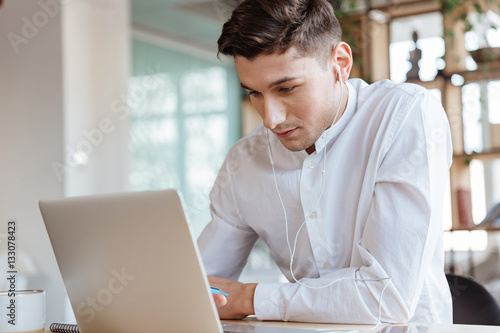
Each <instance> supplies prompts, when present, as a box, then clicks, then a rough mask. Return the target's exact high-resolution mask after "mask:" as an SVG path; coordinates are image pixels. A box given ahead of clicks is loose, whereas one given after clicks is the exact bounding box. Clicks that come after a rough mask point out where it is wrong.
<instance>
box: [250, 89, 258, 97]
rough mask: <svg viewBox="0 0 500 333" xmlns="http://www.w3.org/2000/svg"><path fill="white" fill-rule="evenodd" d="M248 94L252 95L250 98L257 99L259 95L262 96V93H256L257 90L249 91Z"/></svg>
mask: <svg viewBox="0 0 500 333" xmlns="http://www.w3.org/2000/svg"><path fill="white" fill-rule="evenodd" d="M247 92H248V95H250V97H252V96H253V97H257V96H258V95H260V92H258V91H256V90H247Z"/></svg>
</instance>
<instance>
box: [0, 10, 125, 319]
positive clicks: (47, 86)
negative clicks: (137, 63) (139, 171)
mask: <svg viewBox="0 0 500 333" xmlns="http://www.w3.org/2000/svg"><path fill="white" fill-rule="evenodd" d="M61 3H62V4H61ZM128 11H129V5H128V2H127V1H121V0H107V1H102V0H95V1H85V0H64V1H63V0H57V1H56V0H37V1H34V0H7V1H3V5H2V6H0V290H1V289H4V288H5V280H6V279H5V278H3V276H4V272H5V271H6V269H5V264H6V258H5V252H6V242H5V232H6V225H7V221H8V219H11V218H15V219H17V220H18V224H19V230H18V236H19V243H18V262H22V264H23V266H24V269H22V270H24V274H23V277H20V278H19V279H18V282H19V283H18V289H19V288H20V287H22V288H32V289H34V288H38V289H44V290H46V293H47V325H48V324H50V323H51V322H53V321H61V320H67V319H69V318H68V315H67V312H68V311H67V309H65V305H66V292H65V289H64V286H63V283H62V279H61V277H60V273H59V270H58V268H57V263H56V261H55V258H54V255H53V252H52V248H51V246H50V243H49V239H48V236H47V233H46V230H45V227H44V225H43V221H42V218H41V215H40V212H39V209H38V200H40V199H41V198H49V197H61V196H69V195H83V194H93V193H103V192H120V191H123V190H126V189H127V188H128V185H127V184H128V183H127V175H128V168H127V161H128V152H127V146H128V142H127V138H128V115H127V113H126V108H125V93H126V80H127V78H128V76H129V67H130V66H129V58H130V54H129V53H130V50H129V46H128V43H129V28H128V27H129V17H128V16H129V13H128ZM78 151H80V153H79V155H78V156H79V158H80V160H79V161H78V162H79V164H78V165H77V164H75V163H74V162H75V160H74V157H75V156H74V153H75V152H78ZM85 153H86V154H87V155H86V156H85ZM82 162H83V163H82ZM69 312H70V314H71V311H69Z"/></svg>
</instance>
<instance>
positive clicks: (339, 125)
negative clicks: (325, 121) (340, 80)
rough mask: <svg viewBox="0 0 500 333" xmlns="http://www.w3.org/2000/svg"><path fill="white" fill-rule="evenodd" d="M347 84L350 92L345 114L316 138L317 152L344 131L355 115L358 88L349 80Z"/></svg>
mask: <svg viewBox="0 0 500 333" xmlns="http://www.w3.org/2000/svg"><path fill="white" fill-rule="evenodd" d="M346 86H347V90H348V92H349V97H348V99H347V105H346V108H345V111H344V114H342V116H341V117H340V119H339V120H338V121H337V122H336V123H335V124H333V126H330V128H328V129H327V130H325V131H324V132H323V134H321V136H320V137H319V139H318V140H316V142H315V144H314V145H315V146H316V150H315V153H316V154H319V153H320V152H321V151H322V150H323V148H325V145H326V144H328V143H330V142H331V141H332V140H334V139H335V138H336V137H337V136H338V135H339V134H340V133H341V132H342V130H343V129H344V128H345V127H346V126H347V124H348V123H349V121H350V120H351V118H352V116H353V115H354V112H355V110H356V98H357V94H356V89H354V87H353V86H352V85H351V84H350V83H349V82H346ZM325 139H326V141H325Z"/></svg>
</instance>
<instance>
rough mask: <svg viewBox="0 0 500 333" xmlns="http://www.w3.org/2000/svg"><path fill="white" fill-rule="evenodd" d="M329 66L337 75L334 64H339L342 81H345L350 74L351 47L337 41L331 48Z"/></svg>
mask: <svg viewBox="0 0 500 333" xmlns="http://www.w3.org/2000/svg"><path fill="white" fill-rule="evenodd" d="M329 62H330V67H329V68H331V69H332V71H333V72H334V74H335V77H336V76H337V75H338V73H337V70H336V69H335V67H336V66H335V65H339V66H340V73H341V75H342V82H346V81H347V79H348V78H349V75H350V74H351V69H352V51H351V47H350V46H349V45H348V44H346V43H344V42H338V43H337V45H335V47H334V48H333V50H332V54H331V56H330V59H329Z"/></svg>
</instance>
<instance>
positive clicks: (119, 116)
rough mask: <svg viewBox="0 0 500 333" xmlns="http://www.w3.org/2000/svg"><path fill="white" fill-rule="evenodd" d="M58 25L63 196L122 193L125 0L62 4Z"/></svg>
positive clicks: (126, 35) (126, 50)
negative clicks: (62, 90) (61, 66)
mask: <svg viewBox="0 0 500 333" xmlns="http://www.w3.org/2000/svg"><path fill="white" fill-rule="evenodd" d="M62 26H63V28H62V33H63V45H64V48H63V59H64V88H65V94H64V110H65V129H66V131H65V136H66V140H65V153H66V160H65V163H64V169H63V170H64V171H66V172H64V174H65V193H66V195H68V196H73V195H86V194H93V193H106V192H120V191H123V190H126V189H127V188H128V185H127V184H128V182H127V180H128V168H127V162H128V128H129V127H128V123H129V119H128V113H127V109H126V107H125V103H126V95H125V94H126V89H127V85H126V83H127V79H128V77H129V76H130V57H131V55H130V46H129V43H130V41H129V39H130V32H129V8H128V4H127V1H123V0H107V1H102V0H94V1H89V0H71V1H68V3H67V5H65V6H64V15H63V21H62ZM75 154H76V156H75ZM77 162H78V163H77Z"/></svg>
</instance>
